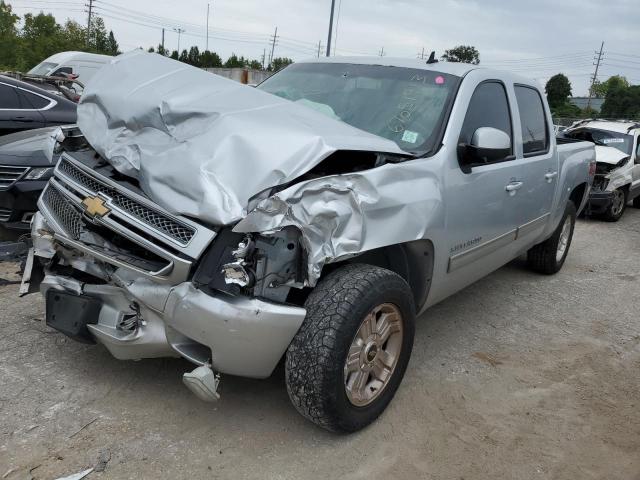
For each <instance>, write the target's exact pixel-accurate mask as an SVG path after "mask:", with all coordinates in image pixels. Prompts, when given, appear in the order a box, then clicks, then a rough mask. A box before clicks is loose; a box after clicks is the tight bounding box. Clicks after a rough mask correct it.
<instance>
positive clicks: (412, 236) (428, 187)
mask: <svg viewBox="0 0 640 480" xmlns="http://www.w3.org/2000/svg"><path fill="white" fill-rule="evenodd" d="M437 165H439V164H436V163H434V162H430V160H429V159H416V160H412V161H407V162H403V163H401V164H388V165H384V166H382V167H378V168H375V169H371V170H366V171H363V172H358V173H352V174H345V175H335V176H329V177H323V178H319V179H314V180H309V181H306V182H302V183H299V184H296V185H294V186H292V187H289V188H288V189H286V190H283V191H281V192H278V193H277V194H275V195H273V196H271V197H269V198H266V199H264V200H263V201H261V202H260V203H259V204H258V206H257V207H256V208H255V209H254V210H252V211H251V212H249V214H248V215H247V216H246V218H244V219H243V220H241V221H240V222H239V223H238V224H237V225H236V226H235V228H234V231H236V232H269V231H274V230H280V229H282V228H283V227H286V226H294V227H296V228H298V229H299V230H300V232H301V233H302V238H303V243H304V245H305V248H306V251H307V254H308V259H307V262H308V278H307V280H308V284H309V285H311V286H313V285H315V283H316V281H317V280H318V279H319V278H320V274H321V272H322V268H323V266H324V265H325V264H326V263H328V262H333V261H337V260H340V259H343V258H347V257H349V256H350V255H355V254H358V253H360V252H364V251H367V250H372V249H374V248H379V247H384V246H387V245H393V244H399V243H404V242H410V241H413V240H419V239H422V238H425V237H426V232H427V230H428V229H430V228H432V227H433V226H434V225H435V224H437V223H438V222H442V215H443V209H442V197H441V189H439V188H438V182H439V180H438V176H437V173H436V172H435V171H434V168H435V167H436V166H437Z"/></svg>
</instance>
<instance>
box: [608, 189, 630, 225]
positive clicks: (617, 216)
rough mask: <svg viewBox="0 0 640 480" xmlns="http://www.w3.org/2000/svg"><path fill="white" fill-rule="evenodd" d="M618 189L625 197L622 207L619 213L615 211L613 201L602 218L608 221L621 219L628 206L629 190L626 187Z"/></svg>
mask: <svg viewBox="0 0 640 480" xmlns="http://www.w3.org/2000/svg"><path fill="white" fill-rule="evenodd" d="M618 190H619V191H620V192H622V194H623V195H624V198H623V200H622V209H621V210H620V212H619V213H614V212H613V202H612V203H611V205H609V207H608V208H607V210H606V211H605V212H604V213H603V214H602V219H603V220H605V221H607V222H617V221H618V220H620V219H621V218H622V215H624V211H625V210H626V208H627V201H628V198H629V196H628V194H627V191H626V190H624V189H618Z"/></svg>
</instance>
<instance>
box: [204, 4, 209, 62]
mask: <svg viewBox="0 0 640 480" xmlns="http://www.w3.org/2000/svg"><path fill="white" fill-rule="evenodd" d="M204 50H205V51H207V50H209V4H208V3H207V44H206V47H205V48H204Z"/></svg>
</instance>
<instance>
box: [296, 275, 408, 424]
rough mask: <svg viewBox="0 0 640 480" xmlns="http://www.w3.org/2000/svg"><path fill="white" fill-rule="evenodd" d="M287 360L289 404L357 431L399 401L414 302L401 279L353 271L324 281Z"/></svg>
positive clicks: (315, 418) (312, 297)
mask: <svg viewBox="0 0 640 480" xmlns="http://www.w3.org/2000/svg"><path fill="white" fill-rule="evenodd" d="M305 307H306V309H307V316H306V318H305V320H304V322H303V324H302V326H301V327H300V330H299V332H298V333H297V334H296V336H295V338H294V339H293V341H292V342H291V345H290V346H289V349H288V350H287V356H286V382H287V391H288V392H289V398H290V399H291V402H292V403H293V405H294V406H295V407H296V409H297V410H298V411H299V412H300V413H301V414H302V415H303V416H305V417H306V418H308V419H309V420H311V421H312V422H314V423H316V424H317V425H319V426H321V427H323V428H326V429H327V430H331V431H336V432H354V431H356V430H359V429H361V428H363V427H365V426H367V425H368V424H369V423H371V422H372V421H374V420H375V419H376V418H377V417H378V416H379V415H380V414H381V413H382V412H383V411H384V409H385V408H386V407H387V405H388V404H389V402H391V399H392V398H393V396H394V394H395V392H396V390H397V389H398V386H399V385H400V382H401V380H402V377H403V376H404V372H405V370H406V368H407V363H408V362H409V357H410V355H411V348H412V346H413V336H414V330H415V321H414V317H415V312H414V305H413V296H412V294H411V290H410V288H409V286H408V285H407V283H406V282H405V281H404V280H403V279H402V277H400V276H399V275H397V274H395V273H393V272H391V271H389V270H386V269H383V268H380V267H375V266H371V265H347V266H345V267H342V268H340V269H338V270H336V271H334V272H332V273H330V274H329V275H327V277H325V278H323V279H322V280H320V282H319V283H318V285H317V286H316V288H315V289H314V291H313V292H312V293H311V295H310V296H309V298H308V299H307V301H306V303H305Z"/></svg>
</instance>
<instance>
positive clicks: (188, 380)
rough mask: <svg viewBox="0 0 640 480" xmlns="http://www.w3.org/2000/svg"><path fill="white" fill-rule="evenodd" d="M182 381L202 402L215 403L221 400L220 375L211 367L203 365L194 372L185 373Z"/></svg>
mask: <svg viewBox="0 0 640 480" xmlns="http://www.w3.org/2000/svg"><path fill="white" fill-rule="evenodd" d="M182 381H183V382H184V384H185V385H186V386H187V388H188V389H189V390H191V391H192V392H193V393H194V395H195V396H196V397H198V398H199V399H200V400H203V401H205V402H215V401H218V400H219V399H220V394H219V393H218V385H220V374H216V373H215V372H214V371H213V370H212V369H211V367H210V366H209V365H203V366H201V367H198V368H196V369H195V370H193V371H192V372H188V373H185V374H184V375H183V376H182Z"/></svg>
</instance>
